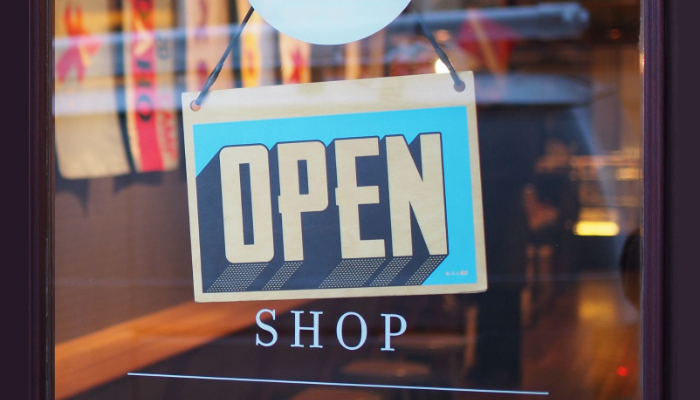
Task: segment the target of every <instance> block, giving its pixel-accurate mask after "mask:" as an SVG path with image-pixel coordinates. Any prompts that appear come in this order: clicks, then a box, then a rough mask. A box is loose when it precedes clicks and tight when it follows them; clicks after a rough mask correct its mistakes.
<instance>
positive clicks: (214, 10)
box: [180, 0, 235, 91]
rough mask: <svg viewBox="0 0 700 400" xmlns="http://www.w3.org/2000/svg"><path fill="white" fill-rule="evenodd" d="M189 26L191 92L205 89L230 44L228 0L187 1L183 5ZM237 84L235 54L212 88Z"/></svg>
mask: <svg viewBox="0 0 700 400" xmlns="http://www.w3.org/2000/svg"><path fill="white" fill-rule="evenodd" d="M180 12H181V13H182V14H181V15H182V18H181V20H183V21H184V25H185V27H186V30H187V31H186V32H187V39H186V46H187V50H186V62H185V63H186V73H185V81H186V85H187V90H188V91H197V90H201V89H202V87H203V86H204V83H205V82H206V81H207V78H208V77H209V74H210V73H211V71H212V70H213V69H214V67H215V66H216V64H217V63H218V62H219V59H220V58H221V55H222V54H223V53H224V50H225V49H226V46H228V44H229V40H230V37H229V33H230V32H229V3H228V0H185V1H184V2H183V4H182V5H181V7H180ZM234 86H235V84H234V75H233V69H232V62H231V57H228V58H227V59H226V62H225V63H224V68H223V69H222V70H221V73H220V74H219V78H218V79H217V80H216V82H215V83H214V85H213V87H212V89H230V88H233V87H234Z"/></svg>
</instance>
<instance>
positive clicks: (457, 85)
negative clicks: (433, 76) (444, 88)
mask: <svg viewBox="0 0 700 400" xmlns="http://www.w3.org/2000/svg"><path fill="white" fill-rule="evenodd" d="M411 11H413V15H415V16H416V20H417V21H418V23H419V24H420V27H421V28H422V29H423V33H424V34H425V36H426V37H427V38H428V40H429V41H430V44H432V45H433V48H434V49H435V52H436V53H437V55H438V57H440V60H441V61H442V62H443V63H444V64H445V65H446V66H447V69H449V70H450V76H452V80H453V81H454V82H455V86H454V88H455V90H456V91H458V92H463V91H464V89H465V88H466V85H465V84H464V81H462V80H461V79H460V78H459V75H457V71H455V67H454V66H453V65H452V62H451V61H450V58H449V57H448V56H447V53H445V51H444V50H442V48H440V45H439V44H438V42H437V40H435V37H434V36H433V33H432V32H430V29H428V27H427V26H426V25H425V23H424V22H423V19H422V18H421V17H420V13H418V11H416V9H415V7H414V6H413V5H412V6H411Z"/></svg>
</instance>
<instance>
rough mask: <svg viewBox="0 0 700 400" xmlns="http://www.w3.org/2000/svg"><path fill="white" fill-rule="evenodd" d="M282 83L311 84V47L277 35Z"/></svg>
mask: <svg viewBox="0 0 700 400" xmlns="http://www.w3.org/2000/svg"><path fill="white" fill-rule="evenodd" d="M279 41H280V62H281V64H282V83H284V84H296V83H309V82H311V67H310V65H309V61H310V60H311V45H310V44H309V43H306V42H302V41H300V40H297V39H294V38H292V37H289V36H287V35H285V34H284V33H281V32H280V34H279Z"/></svg>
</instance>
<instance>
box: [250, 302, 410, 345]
mask: <svg viewBox="0 0 700 400" xmlns="http://www.w3.org/2000/svg"><path fill="white" fill-rule="evenodd" d="M291 313H292V314H294V343H292V344H291V346H290V347H305V346H306V345H305V344H304V343H307V344H309V340H308V339H305V340H302V338H301V336H302V332H310V334H311V341H310V344H309V348H313V349H322V348H323V345H321V342H320V336H319V326H320V322H319V321H320V318H321V315H323V312H322V311H309V314H310V315H311V320H312V323H311V324H310V325H302V321H301V319H302V316H303V315H304V314H305V312H304V311H298V310H292V311H291ZM264 314H268V315H269V316H270V318H271V319H272V321H274V320H275V317H276V311H275V310H269V309H262V310H260V311H258V313H257V315H256V316H255V322H256V323H257V325H258V327H259V328H260V329H262V330H263V331H265V332H267V334H264V336H265V337H264V338H261V334H260V333H256V334H255V345H256V346H263V347H272V346H274V345H275V344H276V343H277V339H278V338H279V336H278V334H277V330H276V329H275V328H274V327H273V326H272V325H270V324H268V323H265V322H263V321H262V317H263V315H264ZM380 315H381V316H382V317H383V318H384V346H383V347H382V348H381V351H394V348H393V347H391V339H392V338H394V337H397V336H401V335H403V334H404V333H405V332H406V319H405V318H404V317H402V316H401V315H398V314H380ZM350 319H356V320H357V321H359V323H360V338H359V341H358V342H357V343H356V344H351V343H348V342H347V341H346V338H345V336H344V326H345V321H346V320H350ZM307 320H308V318H307ZM393 320H396V321H398V323H399V329H398V330H392V329H391V327H392V321H393ZM307 323H308V322H307ZM335 332H336V339H337V340H338V343H339V344H340V345H341V346H343V348H345V349H347V350H350V351H354V350H358V349H360V348H361V347H362V346H364V344H365V342H366V341H367V322H366V321H365V319H364V318H363V317H362V316H361V315H360V314H358V313H356V312H352V311H349V312H346V313H345V314H343V315H342V316H341V317H340V318H339V319H338V323H337V324H336V330H335Z"/></svg>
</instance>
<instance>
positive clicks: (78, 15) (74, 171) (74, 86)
mask: <svg viewBox="0 0 700 400" xmlns="http://www.w3.org/2000/svg"><path fill="white" fill-rule="evenodd" d="M109 3H110V1H109V0H56V2H55V35H56V36H55V40H54V50H55V54H56V67H55V68H56V69H55V82H56V83H55V111H54V112H55V129H56V153H57V158H58V171H59V173H60V174H61V176H62V177H64V178H67V179H85V178H99V177H106V176H114V175H122V174H127V173H129V171H130V168H129V162H128V159H127V153H126V149H125V147H124V140H123V138H122V133H121V128H120V124H119V119H118V109H117V96H116V82H115V79H114V57H113V51H114V41H113V40H110V36H109V33H110V30H111V28H112V26H110V18H109V12H110V8H109Z"/></svg>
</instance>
